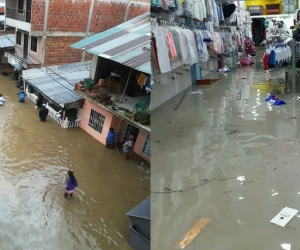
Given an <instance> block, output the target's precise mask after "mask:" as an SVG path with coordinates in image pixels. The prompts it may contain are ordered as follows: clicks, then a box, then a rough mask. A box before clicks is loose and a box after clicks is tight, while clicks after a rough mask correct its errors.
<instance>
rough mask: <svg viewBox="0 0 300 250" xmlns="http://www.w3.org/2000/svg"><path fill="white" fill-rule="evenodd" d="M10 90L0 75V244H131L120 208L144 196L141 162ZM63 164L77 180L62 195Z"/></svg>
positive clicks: (125, 249)
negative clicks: (43, 113)
mask: <svg viewBox="0 0 300 250" xmlns="http://www.w3.org/2000/svg"><path fill="white" fill-rule="evenodd" d="M17 92H18V89H17V88H16V87H15V81H12V80H11V79H10V77H5V76H2V75H1V76H0V93H2V94H3V96H4V98H5V99H6V105H5V106H3V107H0V197H1V199H0V200H1V202H0V224H1V227H0V249H5V250H7V249H12V250H19V249H20V250H26V249H28V250H35V249H39V250H40V249H55V250H57V249H66V250H69V249H70V250H71V249H72V250H73V249H80V250H82V249H103V250H117V249H121V250H131V249H132V248H131V247H130V246H129V245H128V244H127V239H128V235H129V228H128V226H129V225H130V221H129V219H128V218H127V217H126V213H127V212H128V211H130V210H131V209H132V208H133V207H135V206H136V205H138V204H139V203H140V202H142V201H143V200H144V199H146V198H147V197H148V196H149V193H148V192H147V191H146V190H145V189H148V190H149V186H150V181H149V173H148V171H147V169H141V168H139V167H138V161H137V160H130V161H128V162H125V161H124V160H123V158H122V156H121V155H119V154H118V153H117V152H116V151H115V150H108V149H106V148H105V147H104V146H103V145H102V144H101V143H99V142H97V141H96V140H95V139H93V138H92V137H91V136H89V135H88V134H87V133H86V132H85V131H83V130H81V129H80V128H78V129H67V130H66V129H62V128H60V126H59V125H58V124H57V123H55V122H54V121H53V120H52V119H51V118H50V117H49V118H48V120H47V122H46V123H41V122H40V121H39V119H38V114H37V110H35V109H34V104H33V103H32V102H31V101H30V100H29V99H27V102H26V103H25V104H21V103H19V102H18V98H17V95H16V93H17ZM68 169H73V170H74V172H75V176H76V177H77V179H78V182H79V187H78V188H77V189H76V194H75V196H74V198H72V199H70V198H68V199H66V198H64V197H63V193H64V187H65V184H64V179H65V176H66V172H67V170H68ZM143 188H145V189H143Z"/></svg>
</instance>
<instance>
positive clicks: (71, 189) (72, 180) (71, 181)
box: [64, 170, 78, 197]
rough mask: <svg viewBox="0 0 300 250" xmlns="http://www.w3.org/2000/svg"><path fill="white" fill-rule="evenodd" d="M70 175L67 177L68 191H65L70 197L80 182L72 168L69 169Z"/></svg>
mask: <svg viewBox="0 0 300 250" xmlns="http://www.w3.org/2000/svg"><path fill="white" fill-rule="evenodd" d="M68 175H69V177H68V178H67V185H66V191H65V194H64V196H65V197H68V196H69V195H70V196H71V197H73V194H74V192H75V188H76V187H78V182H77V180H76V178H75V176H74V173H73V171H72V170H69V171H68Z"/></svg>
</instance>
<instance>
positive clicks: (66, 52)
mask: <svg viewBox="0 0 300 250" xmlns="http://www.w3.org/2000/svg"><path fill="white" fill-rule="evenodd" d="M80 40H82V37H67V36H66V37H47V40H46V46H45V65H47V66H50V65H59V64H67V63H71V62H79V61H81V60H82V52H81V51H79V50H75V49H72V48H70V46H71V45H72V44H74V43H76V42H78V41H80ZM85 60H92V55H91V54H89V53H86V56H85Z"/></svg>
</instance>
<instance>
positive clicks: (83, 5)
mask: <svg viewBox="0 0 300 250" xmlns="http://www.w3.org/2000/svg"><path fill="white" fill-rule="evenodd" d="M138 2H141V4H139V3H138ZM149 2H150V1H149V0H138V1H136V2H135V3H130V0H123V1H118V2H114V1H112V2H106V1H103V0H95V1H94V8H93V14H92V22H91V29H90V32H95V33H98V32H101V31H104V30H106V29H110V28H112V27H114V26H116V25H119V24H121V23H123V22H124V18H125V14H126V9H127V5H128V4H130V7H129V12H128V18H127V19H131V18H134V17H136V16H139V15H141V14H144V13H146V12H150V4H149V5H145V3H149ZM90 5H91V0H85V1H77V0H76V1H74V0H63V1H62V0H51V1H50V2H49V11H48V28H47V31H52V32H53V31H54V32H55V31H60V32H86V29H87V25H88V17H89V9H90ZM44 13H45V0H33V1H32V21H31V29H32V30H33V31H42V30H43V27H44Z"/></svg>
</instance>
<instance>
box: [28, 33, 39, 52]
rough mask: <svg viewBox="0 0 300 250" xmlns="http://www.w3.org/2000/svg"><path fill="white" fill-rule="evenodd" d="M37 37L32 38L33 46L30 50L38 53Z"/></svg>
mask: <svg viewBox="0 0 300 250" xmlns="http://www.w3.org/2000/svg"><path fill="white" fill-rule="evenodd" d="M37 40H38V39H37V37H35V36H32V37H31V45H30V50H31V51H33V52H37Z"/></svg>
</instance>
